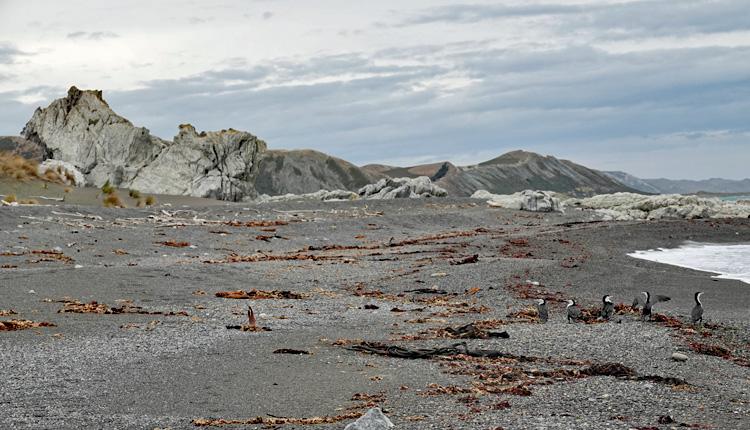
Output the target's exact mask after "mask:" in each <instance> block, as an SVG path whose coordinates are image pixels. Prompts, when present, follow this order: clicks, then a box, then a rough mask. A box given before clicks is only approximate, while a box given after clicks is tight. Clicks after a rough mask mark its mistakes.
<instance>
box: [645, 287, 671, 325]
mask: <svg viewBox="0 0 750 430" xmlns="http://www.w3.org/2000/svg"><path fill="white" fill-rule="evenodd" d="M641 294H643V295H644V296H645V298H646V301H645V302H644V303H643V309H642V310H641V320H642V321H643V320H645V319H646V317H648V319H649V320H651V308H652V307H653V306H654V305H655V304H657V303H659V302H668V301H670V300H672V299H671V298H670V297H667V296H662V295H658V294H657V295H655V296H651V293H649V292H648V291H644V292H643V293H641Z"/></svg>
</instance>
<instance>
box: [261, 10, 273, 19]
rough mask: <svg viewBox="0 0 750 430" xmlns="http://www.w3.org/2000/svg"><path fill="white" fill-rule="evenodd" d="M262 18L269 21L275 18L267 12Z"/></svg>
mask: <svg viewBox="0 0 750 430" xmlns="http://www.w3.org/2000/svg"><path fill="white" fill-rule="evenodd" d="M262 17H263V19H264V20H269V19H271V18H273V12H270V11H265V12H263V15H262Z"/></svg>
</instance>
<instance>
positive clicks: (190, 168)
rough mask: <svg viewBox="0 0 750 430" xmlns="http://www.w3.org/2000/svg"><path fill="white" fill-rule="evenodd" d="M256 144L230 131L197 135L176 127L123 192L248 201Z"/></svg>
mask: <svg viewBox="0 0 750 430" xmlns="http://www.w3.org/2000/svg"><path fill="white" fill-rule="evenodd" d="M265 149H266V144H265V142H263V141H262V140H260V139H258V138H257V137H255V136H253V135H252V134H250V133H247V132H244V131H237V130H233V129H229V130H221V131H209V132H202V133H197V132H196V131H195V128H194V127H193V126H192V125H189V124H183V125H180V132H179V134H177V136H175V138H174V143H173V144H171V145H168V146H167V147H165V148H164V149H163V150H162V151H161V152H160V153H159V154H158V155H157V157H156V158H154V160H153V161H151V162H150V163H149V164H147V165H146V166H144V167H143V168H142V169H141V170H140V171H139V172H138V173H137V174H136V175H135V177H134V178H133V179H132V180H131V181H130V183H129V185H128V188H135V189H137V190H139V191H144V192H149V193H161V194H179V195H190V196H196V197H213V198H217V199H221V200H232V201H239V200H242V199H244V198H246V197H254V196H255V194H256V192H255V188H254V181H255V178H256V177H257V175H258V158H259V156H260V154H261V153H262V152H263V151H265Z"/></svg>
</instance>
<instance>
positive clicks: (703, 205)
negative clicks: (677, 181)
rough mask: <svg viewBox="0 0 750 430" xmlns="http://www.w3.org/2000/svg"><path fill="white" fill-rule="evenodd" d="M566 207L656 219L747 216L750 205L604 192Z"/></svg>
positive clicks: (599, 214)
mask: <svg viewBox="0 0 750 430" xmlns="http://www.w3.org/2000/svg"><path fill="white" fill-rule="evenodd" d="M564 204H565V206H566V207H571V208H579V209H583V210H591V211H592V212H593V214H594V215H595V216H597V217H599V218H600V219H603V220H618V221H627V220H647V219H648V220H653V219H664V218H679V219H695V218H748V217H750V205H747V204H743V203H736V202H724V201H721V200H720V199H716V198H703V197H697V196H683V195H679V194H663V195H657V196H644V195H642V194H634V193H614V194H601V195H598V196H593V197H588V198H584V199H570V200H566V201H565V202H564Z"/></svg>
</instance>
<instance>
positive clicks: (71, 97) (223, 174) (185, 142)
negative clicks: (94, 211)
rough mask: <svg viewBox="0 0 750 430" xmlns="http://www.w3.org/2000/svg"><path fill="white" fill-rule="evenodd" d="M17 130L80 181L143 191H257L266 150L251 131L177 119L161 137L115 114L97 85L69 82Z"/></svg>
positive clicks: (231, 194) (226, 195)
mask: <svg viewBox="0 0 750 430" xmlns="http://www.w3.org/2000/svg"><path fill="white" fill-rule="evenodd" d="M22 134H23V136H24V137H25V138H26V139H28V140H30V141H33V142H36V143H38V144H40V145H42V146H43V147H44V148H45V149H46V153H47V155H48V157H49V158H53V159H56V160H61V161H65V162H68V163H71V164H72V165H74V166H75V167H76V168H77V169H78V170H80V171H81V173H83V175H84V177H85V178H86V184H87V185H93V186H101V185H103V184H104V183H105V182H106V181H107V180H109V181H110V183H111V184H112V185H115V186H117V187H123V188H134V189H138V190H139V191H144V192H149V193H161V194H180V195H190V196H195V197H214V198H219V199H224V200H234V201H237V200H242V199H244V198H246V197H247V198H252V197H255V196H256V194H257V193H256V192H255V188H254V186H253V182H254V179H255V176H256V175H257V172H258V161H257V160H258V159H259V156H260V153H262V152H263V151H265V150H266V144H265V142H263V141H262V140H260V139H258V138H257V137H256V136H253V135H252V134H250V133H247V132H242V131H237V130H232V129H230V130H222V131H218V132H203V133H197V132H196V130H195V128H194V127H193V126H191V125H181V126H180V131H179V133H178V135H177V136H175V138H174V141H173V142H170V141H166V140H163V139H160V138H158V137H155V136H152V135H151V134H150V133H149V131H148V129H146V128H144V127H135V126H134V125H133V124H132V123H131V122H130V121H128V120H127V119H125V118H123V117H121V116H119V115H117V114H116V113H115V112H114V111H113V110H112V109H111V108H110V107H109V105H108V104H107V102H105V101H104V98H103V97H102V92H101V91H91V90H88V91H82V90H79V89H78V88H76V87H71V88H70V90H68V95H67V97H64V98H61V99H58V100H55V101H54V102H52V103H51V104H50V105H49V106H48V107H46V108H44V109H42V108H39V109H37V110H36V111H35V112H34V115H33V116H32V117H31V119H30V120H29V122H28V123H27V124H26V127H24V129H23V131H22Z"/></svg>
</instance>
